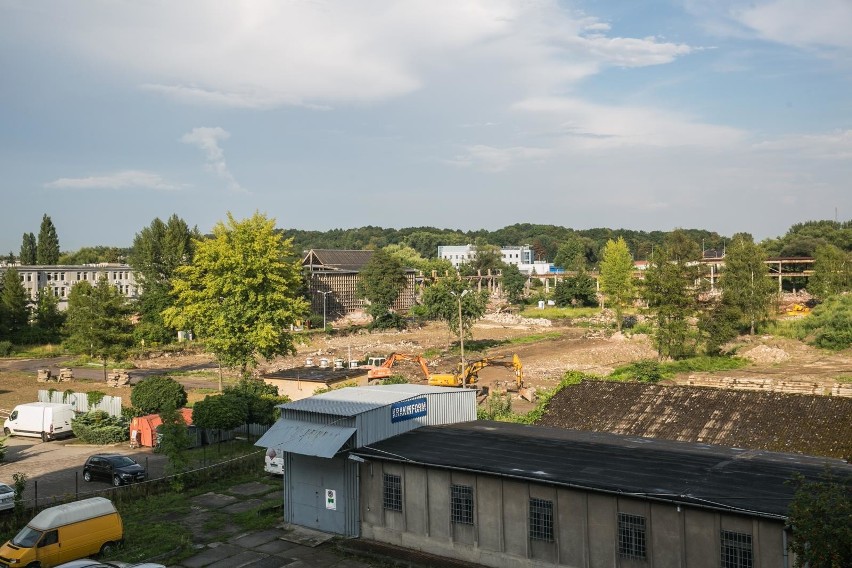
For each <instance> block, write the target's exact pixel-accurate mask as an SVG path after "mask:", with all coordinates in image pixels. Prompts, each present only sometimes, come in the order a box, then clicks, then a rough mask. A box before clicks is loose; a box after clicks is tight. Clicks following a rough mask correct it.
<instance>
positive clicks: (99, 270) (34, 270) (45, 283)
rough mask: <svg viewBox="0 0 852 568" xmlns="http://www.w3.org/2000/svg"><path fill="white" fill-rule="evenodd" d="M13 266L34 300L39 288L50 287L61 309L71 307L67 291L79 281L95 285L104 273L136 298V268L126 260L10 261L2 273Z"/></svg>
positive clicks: (123, 292)
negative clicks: (36, 263) (78, 262)
mask: <svg viewBox="0 0 852 568" xmlns="http://www.w3.org/2000/svg"><path fill="white" fill-rule="evenodd" d="M8 268H14V269H15V270H17V271H18V274H19V275H20V277H21V283H22V284H23V285H24V289H25V290H26V291H27V294H29V297H30V299H31V300H32V301H33V302H35V301H36V299H37V298H38V293H39V291H40V290H47V291H49V292H50V293H52V294H53V295H54V296H56V297H57V298H59V309H60V310H64V309H66V308H67V307H68V295H69V294H70V293H71V288H72V287H73V286H74V285H75V284H77V283H78V282H84V281H85V282H89V283H90V284H92V286H94V285H95V284H97V282H98V280H100V279H101V278H102V277H103V278H106V279H107V282H109V283H110V284H112V285H113V286H115V287H116V288H117V289H118V291H119V292H121V293H122V294H123V295H124V296H126V297H127V298H129V299H136V298H137V297H138V295H139V286H138V285H137V283H136V278H135V277H134V275H133V270H132V269H131V268H130V266H128V265H126V264H111V263H101V264H85V265H49V266H34V265H7V266H0V273H5V271H6V270H7V269H8Z"/></svg>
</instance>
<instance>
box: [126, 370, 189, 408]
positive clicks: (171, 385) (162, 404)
mask: <svg viewBox="0 0 852 568" xmlns="http://www.w3.org/2000/svg"><path fill="white" fill-rule="evenodd" d="M130 402H131V404H133V406H135V407H136V408H138V409H139V410H141V411H142V412H145V413H146V414H156V413H158V412H160V411H161V410H163V409H164V408H182V407H184V406H186V390H185V389H184V388H183V385H182V384H180V383H179V382H177V381H176V380H174V379H172V378H170V377H163V376H159V377H151V378H148V379H145V380H144V381H142V382H141V383H139V384H138V385H136V386H135V387H133V390H132V391H130Z"/></svg>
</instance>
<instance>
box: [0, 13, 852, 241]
mask: <svg viewBox="0 0 852 568" xmlns="http://www.w3.org/2000/svg"><path fill="white" fill-rule="evenodd" d="M849 30H852V2H850V1H849V0H752V1H750V2H742V1H738V0H668V1H666V0H645V1H642V2H634V1H629V2H625V1H624V0H577V1H573V0H559V1H557V0H388V1H379V0H359V1H357V2H353V1H352V0H340V1H338V0H312V1H309V0H290V1H286V2H285V1H283V0H245V1H240V0H228V1H201V0H181V1H180V2H174V1H170V0H147V1H145V0H127V1H122V0H109V1H107V0H104V1H100V0H79V1H76V2H58V1H49V2H48V1H42V0H0V197H2V199H0V252H2V254H4V255H5V254H6V251H12V252H15V253H16V254H17V253H18V252H19V250H20V246H21V240H22V235H23V234H24V233H28V232H32V233H35V234H36V235H38V231H39V226H40V223H41V219H42V216H43V215H44V214H47V215H49V216H50V218H51V220H52V221H53V223H54V225H55V226H56V230H57V233H58V235H59V240H60V247H61V249H62V250H63V251H74V250H78V249H79V248H81V247H84V246H98V245H104V246H119V247H126V246H130V245H131V244H132V242H133V238H134V236H135V235H136V234H137V233H138V232H139V231H141V230H142V229H143V228H144V227H146V226H148V225H150V223H151V222H152V221H153V220H154V219H155V218H157V217H159V218H160V219H163V220H165V219H167V218H168V217H169V216H171V215H172V214H177V215H178V216H180V217H181V218H183V219H184V220H185V221H186V222H187V223H188V224H189V225H190V226H197V227H198V229H199V230H200V231H202V232H209V231H210V230H211V229H212V227H213V226H214V225H215V224H216V223H217V222H219V221H222V220H225V219H226V218H227V214H228V213H229V212H230V213H232V214H233V215H234V216H235V217H236V218H237V219H241V218H246V217H249V216H251V215H252V214H254V213H255V212H260V213H263V214H265V215H267V216H269V217H272V218H275V219H276V224H277V226H278V227H279V228H294V229H306V230H320V231H325V230H330V229H335V228H343V229H345V228H354V227H361V226H365V225H375V226H382V227H393V228H402V227H418V226H433V227H438V228H449V229H461V230H465V231H466V230H475V229H488V230H494V229H498V228H501V227H504V226H506V225H511V224H514V223H540V224H554V225H560V226H564V227H571V228H575V229H588V228H594V227H609V228H625V229H635V230H645V231H653V230H663V231H669V230H672V229H675V228H700V229H708V230H711V231H717V232H719V233H720V234H722V235H726V236H730V235H732V234H734V233H737V232H749V233H751V234H752V235H754V236H755V238H757V239H764V238H772V237H777V236H780V235H783V234H784V233H785V232H786V231H787V229H788V228H789V227H790V226H791V225H793V224H795V223H800V222H804V221H808V220H817V219H837V220H840V221H845V220H850V219H852V191H850V189H852V187H850V180H852V33H850V31H849ZM500 244H504V245H508V244H524V243H500Z"/></svg>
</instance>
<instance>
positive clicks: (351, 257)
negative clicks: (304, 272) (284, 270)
mask: <svg viewBox="0 0 852 568" xmlns="http://www.w3.org/2000/svg"><path fill="white" fill-rule="evenodd" d="M372 256H373V251H371V250H336V249H311V250H310V251H308V254H307V255H305V259H304V260H303V261H302V264H303V265H306V266H313V267H315V268H319V269H321V270H322V269H324V270H343V271H355V272H357V271H359V270H361V268H363V267H364V265H365V264H367V263H368V262H369V261H370V258H372Z"/></svg>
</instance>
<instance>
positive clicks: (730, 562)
mask: <svg viewBox="0 0 852 568" xmlns="http://www.w3.org/2000/svg"><path fill="white" fill-rule="evenodd" d="M722 568H752V559H751V535H750V534H745V533H738V532H733V531H722Z"/></svg>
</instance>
